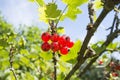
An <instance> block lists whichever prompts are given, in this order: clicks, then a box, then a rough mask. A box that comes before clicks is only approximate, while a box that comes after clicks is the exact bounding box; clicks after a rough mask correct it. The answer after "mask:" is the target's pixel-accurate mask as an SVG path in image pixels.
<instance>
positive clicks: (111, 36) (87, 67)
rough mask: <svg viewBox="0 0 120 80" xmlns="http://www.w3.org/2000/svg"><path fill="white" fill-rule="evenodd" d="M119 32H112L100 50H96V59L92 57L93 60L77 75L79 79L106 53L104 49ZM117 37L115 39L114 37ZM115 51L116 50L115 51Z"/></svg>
mask: <svg viewBox="0 0 120 80" xmlns="http://www.w3.org/2000/svg"><path fill="white" fill-rule="evenodd" d="M119 32H120V30H118V31H115V32H113V33H112V34H111V35H110V36H109V37H108V38H107V40H106V41H105V42H104V43H103V45H102V46H101V47H100V48H98V50H100V51H99V52H97V54H98V55H97V56H96V57H94V58H93V59H91V61H90V62H89V63H88V65H87V66H86V67H85V68H84V69H83V71H82V72H80V74H79V77H81V76H82V74H83V73H84V72H86V70H88V69H89V68H90V67H91V65H92V64H93V63H94V62H95V61H96V60H97V59H98V58H99V56H101V55H102V54H103V53H104V52H105V51H106V48H107V46H108V45H109V44H110V43H111V42H112V41H113V40H114V39H115V38H117V37H118V35H117V34H118V33H119ZM116 36H117V37H116ZM115 51H116V50H115Z"/></svg>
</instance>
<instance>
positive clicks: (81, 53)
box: [64, 0, 120, 80]
mask: <svg viewBox="0 0 120 80" xmlns="http://www.w3.org/2000/svg"><path fill="white" fill-rule="evenodd" d="M117 2H118V3H119V2H120V1H117ZM118 3H115V2H114V1H112V0H106V1H105V5H104V9H103V10H102V12H101V14H100V16H99V17H98V18H97V20H96V22H95V23H94V24H93V28H91V29H90V30H88V31H87V35H86V37H85V39H84V41H83V44H82V47H81V49H80V51H79V52H78V58H77V60H78V62H77V63H76V64H75V65H74V67H73V68H72V70H71V71H70V72H69V73H68V75H67V76H66V77H65V79H64V80H69V79H70V77H71V76H72V75H73V74H74V73H75V72H76V70H77V69H78V68H79V67H80V66H81V64H82V63H84V61H85V60H86V59H85V58H84V53H85V51H86V49H87V46H88V43H89V41H90V39H91V37H92V36H93V35H94V33H95V31H96V30H97V28H98V26H99V25H100V23H101V22H102V21H103V19H104V18H105V17H106V15H107V14H108V13H109V12H110V11H111V10H112V9H113V8H114V6H115V4H118Z"/></svg>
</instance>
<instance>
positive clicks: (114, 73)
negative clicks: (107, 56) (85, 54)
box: [109, 61, 120, 77]
mask: <svg viewBox="0 0 120 80" xmlns="http://www.w3.org/2000/svg"><path fill="white" fill-rule="evenodd" d="M109 66H110V68H111V69H112V73H111V74H112V76H113V77H118V76H119V74H118V73H117V71H120V64H117V63H115V62H113V61H112V62H110V64H109Z"/></svg>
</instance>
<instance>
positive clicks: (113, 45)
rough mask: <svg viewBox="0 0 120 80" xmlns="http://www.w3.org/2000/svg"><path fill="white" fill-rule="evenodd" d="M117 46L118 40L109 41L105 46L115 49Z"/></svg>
mask: <svg viewBox="0 0 120 80" xmlns="http://www.w3.org/2000/svg"><path fill="white" fill-rule="evenodd" d="M117 46H118V42H115V43H110V44H109V45H108V47H107V48H108V49H116V48H117Z"/></svg>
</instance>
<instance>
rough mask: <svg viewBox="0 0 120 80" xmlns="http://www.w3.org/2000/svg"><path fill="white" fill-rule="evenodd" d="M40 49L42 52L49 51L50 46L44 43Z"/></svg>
mask: <svg viewBox="0 0 120 80" xmlns="http://www.w3.org/2000/svg"><path fill="white" fill-rule="evenodd" d="M41 49H42V50H43V51H49V50H50V44H49V43H48V42H44V43H43V44H42V45H41Z"/></svg>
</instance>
